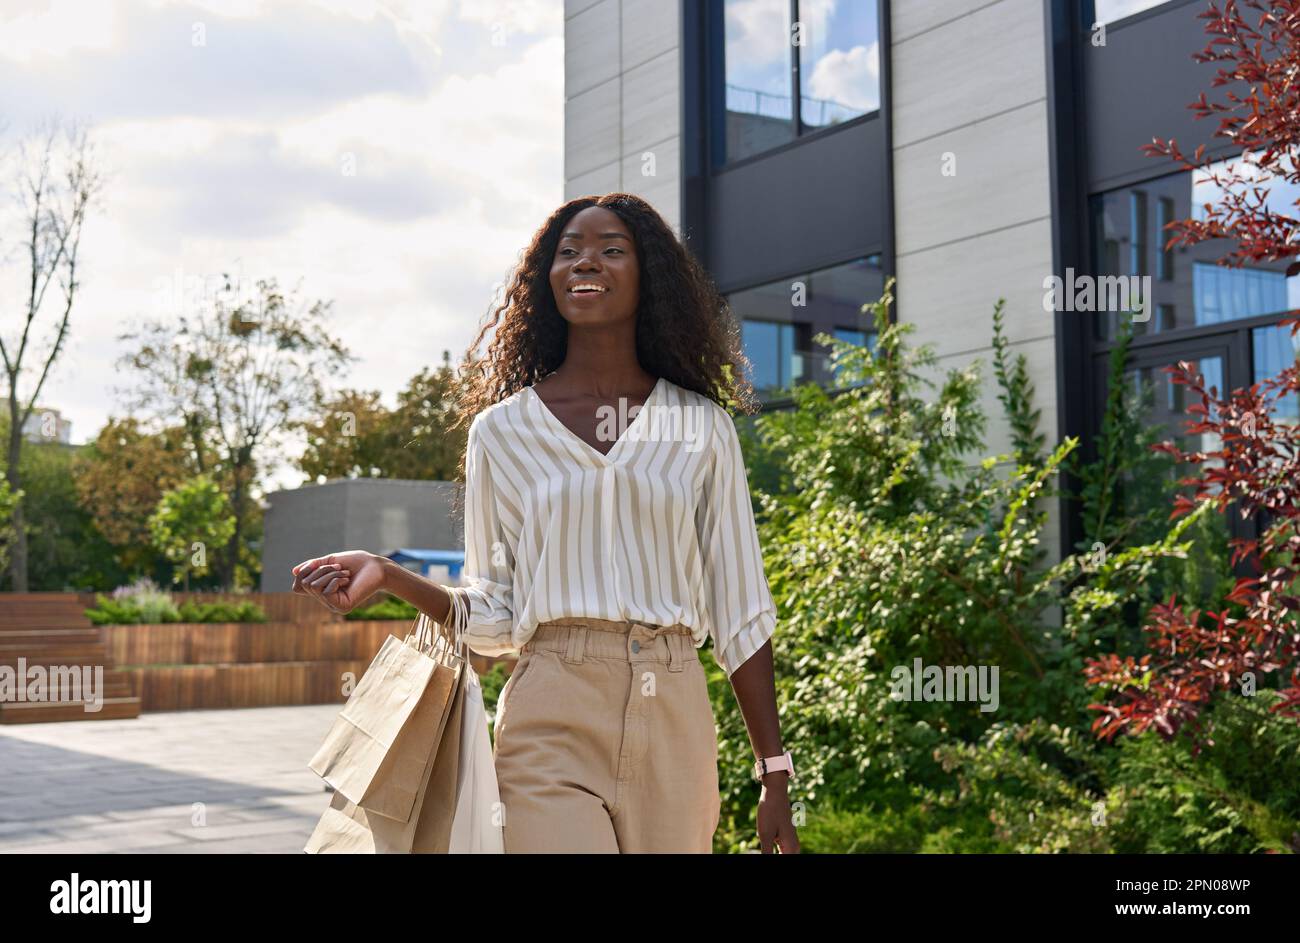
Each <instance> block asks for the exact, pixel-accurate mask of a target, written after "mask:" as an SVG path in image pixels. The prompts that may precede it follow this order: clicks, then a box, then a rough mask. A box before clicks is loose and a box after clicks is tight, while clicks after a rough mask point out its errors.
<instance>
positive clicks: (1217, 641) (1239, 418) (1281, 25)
mask: <svg viewBox="0 0 1300 943" xmlns="http://www.w3.org/2000/svg"><path fill="white" fill-rule="evenodd" d="M1243 9H1246V10H1251V11H1254V13H1255V20H1256V23H1255V24H1254V25H1252V24H1251V23H1249V22H1247V21H1246V19H1245V18H1244V17H1243V15H1242V10H1243ZM1200 18H1201V19H1204V20H1206V26H1205V31H1206V33H1208V34H1209V35H1210V36H1212V37H1213V38H1212V39H1211V40H1210V42H1209V43H1208V45H1207V46H1206V47H1205V49H1204V50H1202V51H1201V52H1200V53H1197V54H1196V55H1195V56H1194V57H1193V58H1195V59H1196V60H1197V61H1198V62H1218V63H1220V66H1219V68H1218V69H1217V71H1216V73H1215V78H1214V81H1213V86H1214V87H1215V88H1225V89H1226V90H1225V92H1224V96H1223V98H1224V100H1223V101H1219V102H1210V101H1208V100H1207V99H1206V96H1205V94H1204V93H1202V94H1201V96H1200V98H1199V99H1198V100H1197V101H1196V102H1193V103H1192V104H1191V105H1190V106H1189V107H1190V108H1192V109H1193V110H1194V111H1195V112H1196V116H1197V117H1198V118H1207V117H1210V116H1214V115H1217V116H1218V117H1219V127H1218V129H1217V130H1216V131H1215V136H1216V137H1221V138H1224V139H1225V140H1227V141H1230V142H1232V143H1233V144H1234V145H1235V146H1236V147H1239V148H1241V151H1242V153H1241V156H1240V157H1239V158H1237V159H1235V160H1233V161H1231V162H1228V163H1227V164H1224V165H1216V164H1214V163H1212V162H1210V161H1208V160H1206V158H1205V147H1204V146H1203V145H1202V146H1200V147H1198V148H1197V149H1196V152H1195V154H1194V155H1193V156H1192V157H1191V158H1190V159H1189V158H1188V157H1186V156H1185V155H1184V154H1183V152H1182V150H1181V149H1180V148H1179V146H1178V143H1177V142H1176V141H1174V140H1172V139H1170V140H1169V141H1162V140H1161V139H1160V138H1155V139H1154V140H1153V142H1152V143H1151V144H1148V145H1145V146H1144V148H1143V150H1144V151H1145V152H1146V153H1147V154H1148V155H1149V156H1152V157H1167V158H1170V159H1172V160H1174V161H1176V162H1178V163H1179V164H1181V165H1182V167H1183V168H1185V169H1188V170H1200V171H1201V172H1202V173H1204V174H1205V175H1206V177H1207V179H1209V180H1212V181H1213V182H1214V183H1215V184H1216V185H1217V188H1218V193H1219V196H1218V199H1217V200H1216V201H1214V202H1212V203H1209V204H1207V205H1206V206H1205V212H1204V214H1203V215H1202V217H1201V218H1200V219H1185V220H1176V221H1174V222H1172V223H1170V224H1169V225H1168V226H1167V227H1166V228H1167V229H1168V230H1169V231H1170V232H1171V233H1173V235H1172V236H1171V237H1170V238H1169V240H1168V242H1167V243H1166V246H1165V248H1171V247H1173V246H1175V245H1178V244H1182V245H1194V244H1196V243H1199V242H1204V241H1206V240H1210V239H1227V240H1231V241H1232V242H1233V243H1235V248H1233V249H1232V250H1231V251H1230V252H1229V253H1228V254H1227V255H1225V256H1224V257H1223V258H1222V259H1220V260H1219V261H1220V264H1223V265H1229V266H1240V265H1243V264H1245V263H1247V262H1261V261H1262V262H1286V261H1288V260H1292V259H1296V258H1297V257H1300V219H1297V218H1296V217H1294V216H1289V215H1286V214H1285V213H1281V212H1279V211H1278V208H1277V207H1276V206H1275V205H1270V202H1269V196H1270V189H1271V188H1270V187H1269V186H1268V185H1269V184H1270V183H1273V182H1280V183H1281V184H1282V185H1283V188H1282V189H1281V190H1280V191H1279V192H1287V188H1293V187H1295V186H1297V185H1300V0H1239V2H1238V0H1227V2H1226V3H1224V4H1223V6H1222V8H1220V7H1219V6H1218V5H1217V4H1215V3H1211V4H1210V5H1209V9H1208V10H1207V11H1206V12H1204V13H1201V14H1200ZM1297 273H1300V263H1293V264H1291V265H1290V266H1289V267H1288V268H1287V274H1288V275H1295V274H1297ZM1295 313H1296V312H1288V314H1295ZM1282 323H1283V324H1289V325H1291V335H1292V337H1293V338H1294V337H1295V335H1296V333H1297V331H1298V330H1300V320H1297V319H1295V318H1287V319H1286V320H1284V321H1282ZM1169 372H1170V373H1171V374H1172V375H1173V382H1175V383H1178V384H1181V385H1183V386H1186V387H1188V388H1190V389H1191V390H1192V391H1193V392H1194V393H1196V394H1198V395H1199V396H1200V400H1201V402H1200V404H1199V405H1194V406H1192V407H1191V408H1190V409H1189V410H1188V412H1189V413H1191V414H1192V415H1193V416H1195V417H1197V418H1195V419H1193V420H1191V421H1189V422H1188V427H1187V431H1188V432H1189V433H1191V434H1192V435H1199V434H1206V433H1209V434H1211V435H1213V436H1217V437H1218V442H1219V447H1218V448H1217V449H1214V450H1213V451H1208V452H1184V451H1181V450H1180V449H1179V448H1177V447H1176V446H1175V445H1173V444H1172V443H1170V442H1164V443H1161V444H1160V445H1158V446H1156V448H1157V449H1159V450H1161V451H1164V452H1168V453H1169V454H1171V455H1173V456H1174V457H1175V459H1176V460H1178V461H1182V462H1190V463H1194V464H1197V465H1199V466H1200V475H1199V476H1198V477H1193V478H1187V479H1184V480H1183V481H1182V482H1180V483H1181V484H1184V485H1193V486H1194V487H1195V491H1194V494H1193V495H1192V496H1190V497H1188V496H1185V495H1181V496H1179V497H1178V498H1177V499H1176V500H1175V505H1174V511H1173V515H1172V516H1173V517H1178V516H1180V515H1182V514H1186V513H1188V512H1189V511H1191V510H1192V509H1193V508H1195V507H1196V506H1197V505H1198V504H1201V503H1204V502H1213V503H1214V504H1216V505H1217V507H1218V509H1219V511H1220V512H1225V511H1227V510H1228V508H1229V507H1230V506H1231V507H1232V508H1233V509H1234V511H1235V512H1236V513H1240V514H1241V515H1242V516H1243V517H1244V518H1246V519H1250V520H1255V521H1259V522H1260V524H1261V526H1264V528H1265V529H1264V531H1263V537H1262V538H1261V539H1260V540H1233V541H1231V542H1230V543H1231V544H1232V547H1233V554H1232V561H1233V564H1234V565H1236V564H1238V563H1242V562H1243V561H1244V563H1245V565H1246V568H1247V569H1248V570H1249V571H1250V572H1251V573H1252V575H1251V576H1249V577H1246V578H1243V579H1240V580H1238V581H1237V584H1236V586H1235V587H1234V588H1233V590H1232V592H1231V593H1230V594H1229V595H1228V596H1227V598H1226V599H1225V600H1224V601H1223V602H1224V607H1223V608H1222V609H1221V610H1220V611H1218V612H1204V613H1203V612H1201V611H1199V610H1195V609H1192V610H1187V609H1184V608H1183V607H1181V606H1179V605H1178V601H1177V598H1172V599H1170V601H1169V602H1168V603H1167V604H1164V605H1157V606H1155V607H1153V608H1152V610H1151V612H1150V613H1149V616H1148V619H1149V622H1148V624H1147V625H1146V626H1145V627H1144V630H1145V631H1146V632H1147V633H1149V634H1148V647H1149V649H1150V653H1149V654H1146V655H1143V656H1142V657H1141V658H1140V659H1136V660H1135V659H1134V658H1133V657H1132V656H1129V657H1127V658H1124V659H1122V660H1121V659H1120V658H1119V656H1118V655H1115V654H1111V655H1107V656H1105V657H1102V658H1097V659H1092V660H1090V661H1089V662H1088V663H1087V665H1086V667H1085V671H1084V673H1085V677H1086V678H1087V681H1088V683H1090V684H1095V685H1099V686H1102V687H1104V688H1106V689H1108V690H1109V692H1110V695H1111V696H1110V698H1109V702H1108V703H1105V704H1090V705H1089V707H1090V708H1092V709H1094V710H1097V711H1100V712H1101V713H1100V716H1098V717H1097V719H1096V720H1095V721H1094V722H1093V725H1092V727H1093V731H1094V732H1096V733H1097V735H1098V736H1099V737H1101V738H1103V739H1109V738H1112V737H1114V736H1115V735H1116V734H1118V733H1120V732H1131V733H1141V732H1142V731H1144V730H1147V729H1149V728H1152V727H1154V728H1155V729H1156V730H1157V731H1159V732H1160V734H1161V735H1163V736H1164V737H1166V738H1170V737H1173V736H1174V735H1175V734H1177V733H1178V731H1179V730H1180V729H1182V728H1184V727H1186V728H1187V729H1188V730H1189V731H1190V732H1191V733H1192V734H1193V740H1194V742H1195V744H1196V748H1197V749H1199V748H1200V746H1201V745H1202V743H1203V742H1212V741H1209V740H1208V735H1207V736H1206V737H1202V734H1203V733H1206V731H1205V730H1204V725H1203V724H1202V723H1201V712H1202V710H1203V709H1204V708H1205V707H1206V705H1207V704H1209V703H1210V700H1211V698H1212V697H1213V695H1214V694H1215V693H1216V692H1220V691H1227V690H1230V689H1235V688H1238V687H1239V688H1240V690H1241V692H1242V693H1250V692H1252V691H1253V690H1254V689H1255V685H1256V684H1258V682H1260V681H1262V680H1264V678H1263V676H1267V675H1273V673H1275V672H1277V673H1280V674H1281V676H1282V677H1283V678H1285V679H1286V681H1285V683H1284V684H1283V685H1282V686H1281V687H1282V698H1281V700H1279V701H1278V703H1277V704H1275V705H1274V706H1273V710H1274V711H1277V712H1280V713H1284V714H1286V715H1287V716H1290V717H1294V718H1297V719H1300V625H1298V624H1297V613H1298V612H1300V598H1298V597H1297V595H1296V593H1297V585H1296V580H1297V576H1298V575H1300V426H1297V425H1292V424H1288V423H1286V422H1282V421H1275V419H1274V416H1275V414H1276V407H1277V403H1278V401H1279V400H1281V399H1282V398H1284V397H1287V396H1296V395H1297V394H1298V393H1300V375H1298V374H1300V369H1298V368H1297V366H1296V365H1295V364H1292V365H1291V366H1290V367H1288V368H1287V369H1285V370H1283V371H1282V372H1281V373H1280V374H1278V375H1277V376H1275V377H1272V378H1270V379H1268V380H1264V381H1261V382H1259V383H1256V384H1255V385H1254V386H1252V387H1250V388H1249V389H1238V390H1234V391H1233V392H1232V393H1231V394H1230V395H1229V396H1228V397H1227V398H1226V399H1220V398H1219V391H1218V390H1216V389H1214V388H1213V387H1211V388H1210V389H1209V390H1207V389H1205V387H1204V385H1203V379H1202V378H1201V377H1200V376H1197V375H1193V373H1192V370H1191V367H1190V365H1189V364H1188V363H1186V362H1182V363H1179V365H1178V366H1177V367H1173V368H1169ZM1274 676H1275V675H1274Z"/></svg>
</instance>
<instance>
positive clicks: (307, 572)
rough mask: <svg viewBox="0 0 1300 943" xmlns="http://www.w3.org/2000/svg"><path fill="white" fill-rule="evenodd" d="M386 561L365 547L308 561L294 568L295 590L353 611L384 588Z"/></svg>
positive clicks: (337, 610) (341, 608)
mask: <svg viewBox="0 0 1300 943" xmlns="http://www.w3.org/2000/svg"><path fill="white" fill-rule="evenodd" d="M385 562H386V561H385V558H384V557H381V556H378V555H376V554H373V553H370V552H368V551H365V550H345V551H342V552H340V553H331V554H329V555H328V556H324V557H316V558H314V559H311V560H304V561H303V562H302V563H299V564H298V565H297V566H296V567H294V568H293V591H294V592H295V593H298V594H299V595H300V596H314V597H316V598H317V599H319V600H320V601H321V603H323V604H324V605H325V606H326V607H327V608H329V609H332V610H334V611H335V612H344V613H346V612H351V611H352V610H353V609H355V608H356V607H357V606H359V605H360V604H361V603H363V602H365V601H366V600H367V599H369V598H370V597H371V596H373V595H374V594H375V593H377V592H379V591H380V590H381V589H383V587H384V563H385Z"/></svg>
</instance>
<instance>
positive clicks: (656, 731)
mask: <svg viewBox="0 0 1300 943" xmlns="http://www.w3.org/2000/svg"><path fill="white" fill-rule="evenodd" d="M493 734H494V745H493V755H494V757H495V760H496V772H497V784H498V787H499V788H500V791H501V802H502V806H503V823H504V836H505V851H506V854H515V853H537V852H559V853H619V852H622V853H640V852H698V853H705V854H707V853H710V852H712V850H713V832H714V830H715V829H716V828H717V826H718V816H719V813H720V811H721V799H720V797H719V794H718V739H717V728H716V727H715V726H714V718H713V707H712V705H711V704H710V702H709V694H708V685H707V682H706V680H705V675H704V666H703V665H701V664H700V659H699V654H698V653H697V651H696V649H695V646H694V644H693V642H692V640H691V635H690V629H688V628H687V627H686V626H683V625H675V626H649V625H646V624H644V623H639V622H609V621H606V620H603V619H561V620H557V621H555V622H545V623H542V624H541V625H540V626H538V627H537V631H536V633H535V634H534V635H533V636H532V638H530V639H529V640H528V642H527V643H525V644H524V646H523V647H522V648H521V649H520V652H519V661H518V663H517V664H516V665H515V669H514V671H513V673H512V674H511V676H510V680H509V681H507V682H506V685H505V687H504V688H503V689H502V691H501V696H500V699H499V700H498V704H497V713H496V720H495V722H494V724H493Z"/></svg>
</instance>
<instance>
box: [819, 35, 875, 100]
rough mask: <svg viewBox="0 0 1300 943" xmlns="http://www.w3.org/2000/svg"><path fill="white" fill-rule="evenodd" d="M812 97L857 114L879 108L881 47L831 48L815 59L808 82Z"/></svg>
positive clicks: (872, 44) (873, 44)
mask: <svg viewBox="0 0 1300 943" xmlns="http://www.w3.org/2000/svg"><path fill="white" fill-rule="evenodd" d="M807 88H808V92H809V94H810V95H811V96H812V97H813V98H820V99H823V100H825V101H829V102H834V103H835V104H837V105H843V106H845V107H846V108H849V109H852V110H853V111H857V112H867V111H874V110H875V109H877V108H879V107H880V44H879V43H874V42H873V43H871V45H869V46H854V47H853V48H852V49H831V50H829V51H828V52H827V53H826V54H825V55H823V56H821V57H820V58H818V59H817V61H816V63H815V64H814V65H813V67H812V75H811V76H810V78H809V79H808V84H807Z"/></svg>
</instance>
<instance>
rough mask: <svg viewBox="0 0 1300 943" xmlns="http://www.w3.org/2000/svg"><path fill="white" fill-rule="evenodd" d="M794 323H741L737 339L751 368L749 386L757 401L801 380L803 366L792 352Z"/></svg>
mask: <svg viewBox="0 0 1300 943" xmlns="http://www.w3.org/2000/svg"><path fill="white" fill-rule="evenodd" d="M795 327H796V326H795V325H794V324H793V323H787V324H779V323H777V322H774V321H749V320H746V321H742V322H741V326H740V339H741V343H742V344H743V345H744V347H745V356H746V357H748V358H749V362H750V364H751V366H752V373H751V374H750V378H749V382H750V383H752V384H753V386H754V390H755V391H756V392H757V393H758V394H759V396H760V398H762V397H763V396H764V395H768V396H770V395H771V394H772V393H774V392H776V391H778V390H781V389H784V388H786V387H789V386H791V385H793V384H794V383H795V382H796V381H798V380H799V379H801V378H802V376H801V375H802V367H803V362H802V358H801V357H800V352H799V351H798V350H796V349H795V346H796V330H795Z"/></svg>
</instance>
